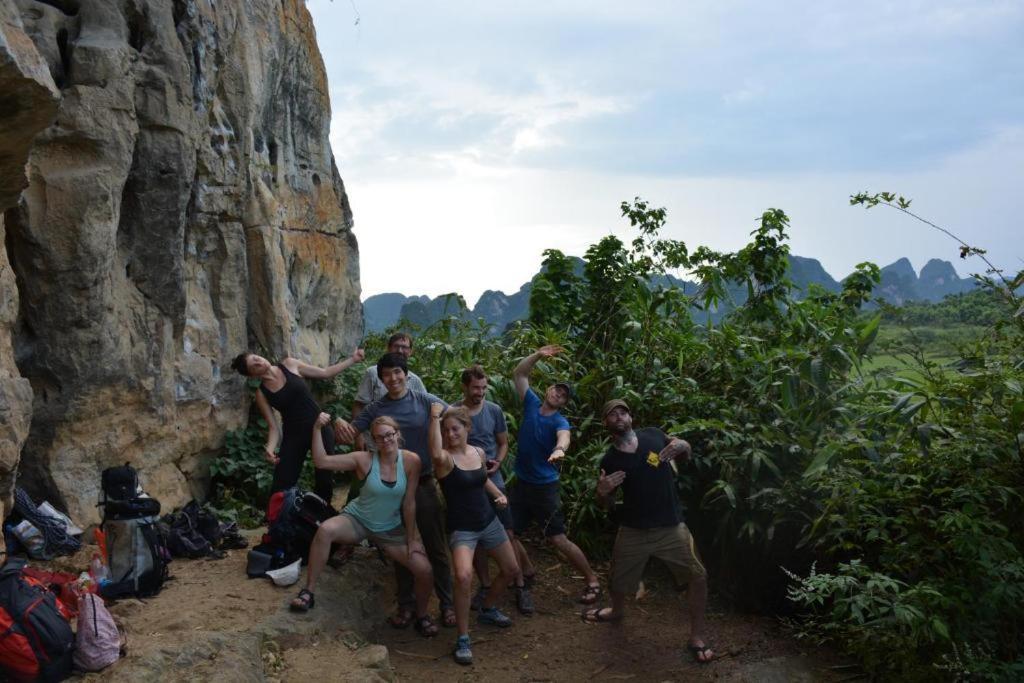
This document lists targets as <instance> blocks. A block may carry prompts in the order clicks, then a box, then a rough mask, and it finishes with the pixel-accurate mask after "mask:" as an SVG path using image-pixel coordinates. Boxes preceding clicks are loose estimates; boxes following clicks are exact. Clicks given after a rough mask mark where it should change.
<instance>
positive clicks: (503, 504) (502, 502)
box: [494, 493, 508, 509]
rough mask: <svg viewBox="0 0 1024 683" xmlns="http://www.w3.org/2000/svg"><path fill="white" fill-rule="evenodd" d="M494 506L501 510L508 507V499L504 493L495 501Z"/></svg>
mask: <svg viewBox="0 0 1024 683" xmlns="http://www.w3.org/2000/svg"><path fill="white" fill-rule="evenodd" d="M494 504H495V505H496V506H498V507H499V508H502V509H505V508H507V507H508V498H507V497H506V496H505V494H504V493H502V494H501V495H499V496H498V497H497V498H495V499H494Z"/></svg>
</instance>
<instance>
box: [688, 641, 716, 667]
mask: <svg viewBox="0 0 1024 683" xmlns="http://www.w3.org/2000/svg"><path fill="white" fill-rule="evenodd" d="M686 649H687V650H689V651H690V655H692V656H693V661H695V662H697V663H698V664H710V663H711V662H712V660H714V658H715V651H714V650H712V649H711V647H710V646H709V645H708V644H707V643H705V644H703V645H694V644H693V643H687V644H686Z"/></svg>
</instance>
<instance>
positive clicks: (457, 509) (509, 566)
mask: <svg viewBox="0 0 1024 683" xmlns="http://www.w3.org/2000/svg"><path fill="white" fill-rule="evenodd" d="M442 410H444V406H443V405H442V404H440V403H434V404H432V405H431V406H430V432H429V445H430V457H431V460H432V461H433V465H434V476H435V477H437V479H438V481H440V482H441V489H442V490H443V491H444V497H445V502H446V504H447V506H448V533H449V535H450V545H451V551H452V564H453V565H454V567H455V595H454V597H455V619H456V623H457V625H458V627H459V638H458V641H456V646H455V653H454V654H455V660H456V661H457V662H459V663H460V664H469V663H471V662H472V657H473V655H472V652H471V651H470V649H469V601H470V590H471V588H472V582H473V555H474V553H475V552H476V545H477V543H478V542H479V543H480V545H482V546H483V547H484V548H485V549H486V550H487V551H488V552H489V553H490V555H491V557H493V558H494V559H495V560H497V562H498V567H499V568H500V570H501V573H500V574H499V575H498V576H497V578H495V579H494V581H492V582H491V588H490V591H488V593H487V596H486V597H485V598H484V601H483V607H482V608H481V610H480V615H479V617H478V621H480V622H481V623H488V624H493V625H496V626H510V625H511V624H512V620H511V619H509V618H508V617H507V616H505V615H504V614H502V613H501V612H499V611H498V610H497V608H496V607H494V605H495V604H496V603H497V602H498V600H499V599H500V598H501V596H502V593H504V592H505V588H506V587H507V586H508V584H509V583H512V582H515V583H516V585H517V586H521V585H522V582H523V579H522V574H521V573H520V571H519V565H518V564H517V562H516V555H515V551H513V550H512V544H511V543H510V542H509V540H508V535H507V534H506V533H505V529H504V527H503V526H502V525H501V522H500V521H499V520H498V518H497V516H496V515H495V513H494V508H493V507H492V506H491V500H493V501H494V502H495V504H497V505H498V506H500V507H504V506H505V505H508V500H506V498H505V495H504V494H503V493H502V492H501V490H500V489H498V487H497V486H495V484H494V482H493V481H491V479H490V477H488V476H487V467H486V456H485V455H484V452H483V451H482V450H481V449H479V448H477V447H476V446H470V445H469V444H468V443H467V441H466V439H467V437H468V436H469V431H470V429H472V418H471V417H470V415H469V412H468V411H467V410H466V409H465V408H463V407H458V408H449V409H448V411H447V412H445V413H444V417H443V418H442V416H441V412H442ZM442 432H443V433H444V436H443V438H442Z"/></svg>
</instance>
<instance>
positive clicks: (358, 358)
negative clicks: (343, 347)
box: [349, 349, 366, 363]
mask: <svg viewBox="0 0 1024 683" xmlns="http://www.w3.org/2000/svg"><path fill="white" fill-rule="evenodd" d="M349 358H351V359H352V362H353V363H362V362H363V359H364V358H366V351H363V350H362V349H356V350H355V351H353V352H352V355H351V356H349Z"/></svg>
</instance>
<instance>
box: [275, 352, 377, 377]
mask: <svg viewBox="0 0 1024 683" xmlns="http://www.w3.org/2000/svg"><path fill="white" fill-rule="evenodd" d="M365 357H366V354H365V353H364V352H363V350H362V349H356V350H355V351H353V352H352V355H350V356H349V357H348V358H344V359H342V360H340V361H338V362H337V363H334V364H333V365H328V366H327V367H326V368H321V367H317V366H316V365H310V364H309V363H306V362H304V361H301V360H298V359H297V358H285V359H284V363H283V364H284V366H285V367H286V368H288V369H289V370H291V371H292V372H294V373H295V374H297V375H301V376H302V377H305V378H307V379H331V378H332V377H335V376H336V375H337V374H338V373H340V372H341V371H342V370H344V369H346V368H350V367H352V366H353V365H355V364H356V363H359V362H361V361H362V360H363V358H365Z"/></svg>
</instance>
